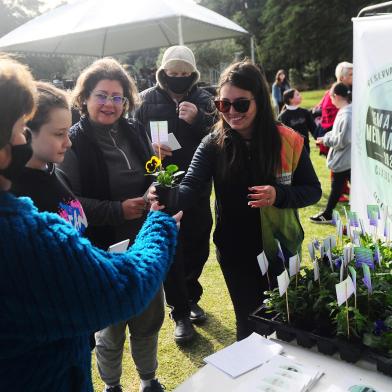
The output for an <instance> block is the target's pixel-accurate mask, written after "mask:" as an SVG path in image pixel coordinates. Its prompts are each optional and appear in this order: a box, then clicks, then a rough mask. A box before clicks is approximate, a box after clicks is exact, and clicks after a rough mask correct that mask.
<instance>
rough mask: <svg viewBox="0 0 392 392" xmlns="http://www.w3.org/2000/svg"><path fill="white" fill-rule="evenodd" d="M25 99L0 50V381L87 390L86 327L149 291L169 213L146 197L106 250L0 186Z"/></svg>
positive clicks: (170, 249) (30, 106) (16, 170)
mask: <svg viewBox="0 0 392 392" xmlns="http://www.w3.org/2000/svg"><path fill="white" fill-rule="evenodd" d="M35 101H36V88H35V85H34V82H33V78H32V76H31V74H30V72H29V71H28V70H27V68H26V67H24V66H22V65H21V64H19V63H17V62H16V61H13V60H11V59H9V58H6V57H2V56H1V55H0V170H1V172H0V297H1V301H0V315H1V322H0V347H1V356H0V380H1V389H2V390H12V391H22V390H26V389H28V390H34V391H42V392H49V391H54V390H56V391H59V392H92V391H93V386H92V382H91V352H90V347H89V335H90V334H91V332H93V331H95V330H99V329H102V328H104V327H106V326H108V325H110V324H115V323H118V322H119V321H121V320H125V319H129V318H131V317H133V316H135V315H137V314H139V313H140V312H141V311H142V310H143V309H144V308H145V307H146V306H147V304H148V303H149V302H150V301H151V299H152V298H153V297H154V296H155V295H156V293H157V291H158V289H159V288H160V286H161V284H162V279H163V278H164V276H165V275H166V272H167V269H168V268H169V266H170V264H171V260H172V257H173V253H174V249H175V245H176V237H177V227H176V220H175V219H173V218H171V217H170V216H168V215H167V214H165V213H162V212H160V211H158V210H157V209H158V206H157V205H156V204H155V205H153V207H152V212H150V214H149V216H148V218H147V220H146V221H145V223H144V225H143V227H142V229H141V230H140V232H139V235H138V237H137V239H136V241H135V243H134V245H133V247H132V248H131V249H129V250H128V251H127V252H125V253H122V254H114V253H106V252H104V251H102V250H100V249H97V248H95V247H93V246H92V245H91V243H90V242H89V241H87V240H86V239H84V238H81V237H80V235H79V233H78V232H77V231H76V230H75V229H74V227H72V226H71V225H70V224H68V223H66V222H65V221H64V220H63V219H62V218H60V217H59V216H58V215H57V214H52V213H47V212H45V213H40V212H38V210H37V208H36V207H35V206H34V205H33V203H32V201H31V199H29V198H27V197H19V198H18V197H15V195H13V194H12V193H11V192H8V190H9V187H10V186H11V185H12V183H11V181H10V179H14V178H18V176H19V174H20V168H23V167H24V164H25V163H26V162H27V161H28V160H29V158H30V155H31V152H30V151H31V150H29V146H28V145H26V144H25V143H26V139H25V136H24V128H25V122H26V121H28V120H29V119H30V118H31V117H32V115H33V113H34V111H35V108H36V107H35ZM41 131H42V130H41ZM10 146H11V147H10ZM180 217H181V213H180V214H179V215H178V216H176V218H177V220H179V219H180ZM118 281H121V283H122V284H121V285H117V284H116V282H118ZM119 298H121V301H120V302H119V301H118V299H119ZM37 369H39V371H37Z"/></svg>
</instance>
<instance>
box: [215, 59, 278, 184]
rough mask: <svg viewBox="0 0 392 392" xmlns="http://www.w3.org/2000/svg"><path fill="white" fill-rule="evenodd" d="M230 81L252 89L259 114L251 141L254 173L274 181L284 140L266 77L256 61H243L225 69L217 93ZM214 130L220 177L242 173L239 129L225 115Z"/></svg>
mask: <svg viewBox="0 0 392 392" xmlns="http://www.w3.org/2000/svg"><path fill="white" fill-rule="evenodd" d="M227 83H229V84H231V85H233V86H235V87H238V88H240V89H243V90H247V91H250V92H251V93H252V94H253V96H254V98H255V101H256V106H257V114H256V117H255V121H254V128H253V133H252V141H251V143H252V148H253V150H254V161H253V162H254V164H255V173H256V177H257V180H258V181H260V184H271V183H273V182H274V181H275V177H276V173H277V172H278V170H279V169H280V166H281V161H280V150H281V145H282V142H281V139H280V134H279V131H278V129H277V127H276V124H275V120H274V115H273V111H272V106H271V100H270V95H269V88H268V84H267V81H266V79H265V76H264V74H263V73H262V72H261V71H260V69H259V68H258V67H257V66H256V65H255V64H254V63H252V62H251V61H249V60H243V61H240V62H237V63H234V64H232V65H230V66H229V67H228V68H226V69H225V70H224V71H223V73H222V74H221V77H220V79H219V83H218V88H217V94H218V96H219V94H220V90H221V88H222V86H224V85H225V84H227ZM214 130H215V131H216V133H217V144H218V146H219V148H220V149H221V150H222V156H221V161H220V166H221V167H220V172H221V176H222V177H223V178H228V177H229V176H230V175H231V174H233V173H238V172H240V171H241V170H242V169H243V168H244V165H245V163H244V162H243V158H241V156H242V155H241V153H240V151H241V148H240V142H241V140H240V139H241V138H239V137H236V132H235V131H233V130H231V128H230V126H229V124H227V122H226V121H225V120H224V118H223V116H222V115H221V117H220V120H219V121H218V122H217V123H216V125H215V127H214ZM229 146H230V147H229Z"/></svg>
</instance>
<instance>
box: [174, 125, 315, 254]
mask: <svg viewBox="0 0 392 392" xmlns="http://www.w3.org/2000/svg"><path fill="white" fill-rule="evenodd" d="M228 136H229V138H237V139H241V138H239V137H238V136H237V134H236V133H235V132H234V131H231V133H229V135H228ZM240 143H242V149H243V150H244V153H246V150H247V146H246V143H245V142H244V141H243V140H242V139H241V141H240ZM220 154H221V153H220V151H219V148H218V146H217V144H216V138H215V134H214V133H213V134H211V135H208V136H206V137H205V138H204V140H203V141H202V143H201V144H200V146H199V148H198V149H197V151H196V153H195V155H194V157H193V160H192V163H191V165H190V167H189V170H188V173H187V174H186V176H185V178H184V179H183V180H182V182H181V186H180V206H179V207H180V208H181V209H185V210H186V208H189V207H190V206H191V205H192V204H193V203H195V202H197V195H198V194H199V193H200V192H201V191H202V189H203V188H204V187H205V186H207V184H208V183H209V181H210V180H211V178H213V179H214V190H215V196H216V205H215V207H216V228H215V233H214V242H215V244H216V245H217V247H218V248H219V249H220V250H225V251H226V252H230V253H232V254H234V253H236V252H240V253H241V249H244V247H245V248H254V247H257V246H258V244H260V242H261V235H260V233H261V229H260V212H259V209H258V208H250V207H249V206H248V201H249V199H248V198H247V195H248V194H249V190H248V187H249V186H254V185H263V184H258V183H255V182H256V180H255V178H256V175H255V172H254V169H255V168H254V165H252V159H251V157H249V159H247V160H246V168H245V170H244V172H243V173H241V175H235V176H230V177H229V178H228V179H225V180H223V179H221V176H220V173H221V170H220V167H219V159H218V157H219V156H220ZM271 185H274V187H275V189H276V201H275V204H274V205H275V207H278V208H301V207H305V206H308V205H311V204H314V203H316V202H317V201H318V200H319V199H320V197H321V186H320V182H319V180H318V178H317V175H316V173H315V171H314V169H313V166H312V163H311V161H310V158H309V155H308V154H307V153H306V151H305V150H302V154H301V157H300V160H299V163H298V166H297V168H296V170H295V172H294V174H293V179H292V184H291V185H282V184H271Z"/></svg>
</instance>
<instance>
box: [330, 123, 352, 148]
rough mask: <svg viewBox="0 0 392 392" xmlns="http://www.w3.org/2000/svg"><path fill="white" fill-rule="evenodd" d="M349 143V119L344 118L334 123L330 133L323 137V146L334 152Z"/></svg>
mask: <svg viewBox="0 0 392 392" xmlns="http://www.w3.org/2000/svg"><path fill="white" fill-rule="evenodd" d="M350 143H351V117H350V116H345V117H342V118H339V119H338V120H337V121H335V124H334V126H333V129H332V131H331V132H327V133H326V134H325V135H324V136H323V144H324V145H326V146H327V147H332V148H333V149H334V150H336V151H338V150H342V149H344V148H345V147H346V146H347V145H348V144H350Z"/></svg>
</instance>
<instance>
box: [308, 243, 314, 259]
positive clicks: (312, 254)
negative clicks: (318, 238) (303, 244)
mask: <svg viewBox="0 0 392 392" xmlns="http://www.w3.org/2000/svg"><path fill="white" fill-rule="evenodd" d="M308 250H309V255H310V258H311V260H312V261H313V260H314V259H315V254H314V245H313V242H309V244H308Z"/></svg>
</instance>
